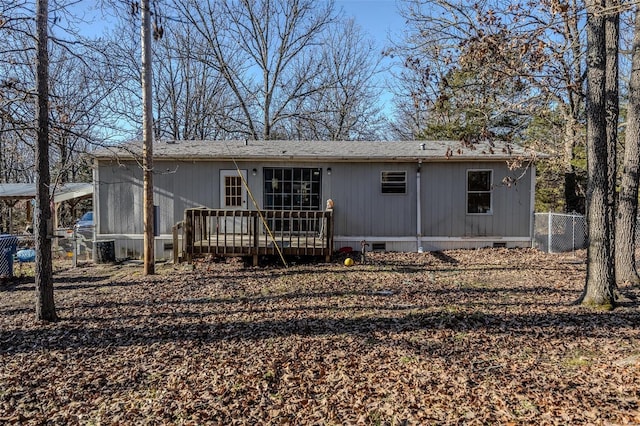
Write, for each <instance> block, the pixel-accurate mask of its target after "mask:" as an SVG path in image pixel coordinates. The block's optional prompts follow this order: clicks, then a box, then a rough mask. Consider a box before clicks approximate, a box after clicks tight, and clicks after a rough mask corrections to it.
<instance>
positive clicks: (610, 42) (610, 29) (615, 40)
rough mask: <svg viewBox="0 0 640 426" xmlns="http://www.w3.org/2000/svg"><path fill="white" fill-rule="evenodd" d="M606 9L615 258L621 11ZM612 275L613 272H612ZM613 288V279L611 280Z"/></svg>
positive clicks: (611, 225) (611, 224)
mask: <svg viewBox="0 0 640 426" xmlns="http://www.w3.org/2000/svg"><path fill="white" fill-rule="evenodd" d="M611 5H613V6H615V9H612V8H611V7H609V8H608V9H609V13H608V14H607V15H606V17H605V21H604V32H605V52H606V64H605V83H604V84H605V112H606V120H607V185H608V191H607V205H608V207H609V211H608V214H609V216H608V219H607V220H608V222H609V246H610V250H611V258H612V259H613V261H614V271H615V251H616V177H617V174H616V172H617V167H618V161H617V148H618V119H619V116H620V105H619V94H618V44H619V39H620V12H619V10H618V6H619V4H618V0H612V1H611V2H610V3H608V6H611ZM614 275H615V272H614ZM613 286H614V292H615V291H616V290H615V288H616V285H615V279H614V282H613Z"/></svg>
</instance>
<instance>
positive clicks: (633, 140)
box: [616, 9, 640, 283]
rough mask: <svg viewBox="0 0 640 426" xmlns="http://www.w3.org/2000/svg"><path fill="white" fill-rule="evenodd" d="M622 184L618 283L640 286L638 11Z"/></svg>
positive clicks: (617, 232) (639, 51)
mask: <svg viewBox="0 0 640 426" xmlns="http://www.w3.org/2000/svg"><path fill="white" fill-rule="evenodd" d="M622 167H623V169H622V180H621V182H620V193H619V195H618V211H617V218H616V282H617V283H624V282H631V283H639V282H640V278H639V277H638V272H637V270H636V267H635V255H634V253H635V249H636V240H635V234H636V216H637V215H638V179H640V9H636V16H635V28H634V34H633V54H632V58H631V76H630V79H629V105H628V112H627V127H626V132H625V143H624V159H623V163H622Z"/></svg>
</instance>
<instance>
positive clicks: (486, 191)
mask: <svg viewBox="0 0 640 426" xmlns="http://www.w3.org/2000/svg"><path fill="white" fill-rule="evenodd" d="M492 180H493V171H492V170H467V214H490V213H491V201H492V197H491V193H492V186H493V185H492Z"/></svg>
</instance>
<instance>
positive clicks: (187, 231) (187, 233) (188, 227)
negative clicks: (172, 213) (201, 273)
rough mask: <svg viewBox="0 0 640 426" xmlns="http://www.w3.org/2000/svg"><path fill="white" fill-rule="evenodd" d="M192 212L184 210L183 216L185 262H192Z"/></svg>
mask: <svg viewBox="0 0 640 426" xmlns="http://www.w3.org/2000/svg"><path fill="white" fill-rule="evenodd" d="M191 214H193V210H186V211H185V215H184V239H185V241H186V244H185V251H186V257H187V262H188V263H191V262H192V260H193V241H194V240H193V218H192V217H191Z"/></svg>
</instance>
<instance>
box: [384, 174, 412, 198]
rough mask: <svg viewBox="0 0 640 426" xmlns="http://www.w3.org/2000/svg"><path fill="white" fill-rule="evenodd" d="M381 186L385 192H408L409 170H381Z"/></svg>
mask: <svg viewBox="0 0 640 426" xmlns="http://www.w3.org/2000/svg"><path fill="white" fill-rule="evenodd" d="M380 188H381V190H382V193H383V194H406V193H407V172H381V173H380Z"/></svg>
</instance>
